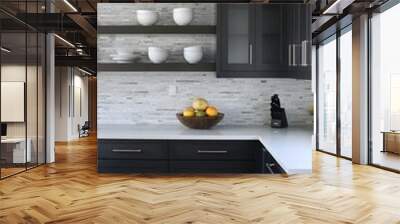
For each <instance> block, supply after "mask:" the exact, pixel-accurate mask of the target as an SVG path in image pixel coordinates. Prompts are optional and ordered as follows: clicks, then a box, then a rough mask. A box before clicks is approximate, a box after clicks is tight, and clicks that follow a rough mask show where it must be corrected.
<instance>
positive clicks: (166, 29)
mask: <svg viewBox="0 0 400 224" xmlns="http://www.w3.org/2000/svg"><path fill="white" fill-rule="evenodd" d="M216 30H217V28H216V26H196V25H194V26H98V27H97V33H99V34H168V33H170V34H215V33H216Z"/></svg>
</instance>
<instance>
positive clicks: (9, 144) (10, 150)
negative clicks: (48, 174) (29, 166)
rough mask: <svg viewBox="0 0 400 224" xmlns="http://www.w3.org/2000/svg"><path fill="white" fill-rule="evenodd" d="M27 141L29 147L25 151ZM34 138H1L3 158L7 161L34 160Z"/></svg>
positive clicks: (16, 162)
mask: <svg viewBox="0 0 400 224" xmlns="http://www.w3.org/2000/svg"><path fill="white" fill-rule="evenodd" d="M25 142H27V143H28V144H27V147H26V151H25V145H26V144H25ZM31 146H32V140H31V139H29V138H28V139H25V138H6V139H1V147H2V149H1V150H2V152H1V154H2V159H5V160H6V163H14V164H19V163H26V162H31V160H32V150H31Z"/></svg>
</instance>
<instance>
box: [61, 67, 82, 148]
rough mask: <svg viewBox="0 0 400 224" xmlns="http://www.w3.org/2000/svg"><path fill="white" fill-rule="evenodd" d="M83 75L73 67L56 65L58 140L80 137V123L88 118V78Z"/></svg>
mask: <svg viewBox="0 0 400 224" xmlns="http://www.w3.org/2000/svg"><path fill="white" fill-rule="evenodd" d="M83 75H84V74H83V73H81V72H80V71H79V70H77V69H74V68H71V67H56V84H55V85H56V88H55V89H56V91H55V123H56V127H55V129H56V130H55V140H56V141H70V140H73V139H77V138H79V132H78V125H83V124H84V122H85V121H87V120H88V78H87V77H86V76H83ZM79 96H80V97H79ZM80 110H81V111H80Z"/></svg>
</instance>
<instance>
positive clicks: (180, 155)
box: [170, 141, 258, 161]
mask: <svg viewBox="0 0 400 224" xmlns="http://www.w3.org/2000/svg"><path fill="white" fill-rule="evenodd" d="M257 150H258V148H257V142H252V141H176V142H171V144H170V158H171V159H172V160H249V161H250V160H254V159H255V152H256V151H257Z"/></svg>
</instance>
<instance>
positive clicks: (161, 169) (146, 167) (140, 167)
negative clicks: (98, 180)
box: [97, 160, 168, 173]
mask: <svg viewBox="0 0 400 224" xmlns="http://www.w3.org/2000/svg"><path fill="white" fill-rule="evenodd" d="M97 170H98V171H99V172H100V173H168V161H167V160H165V161H160V160H144V161H143V160H142V161H140V160H98V161H97Z"/></svg>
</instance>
